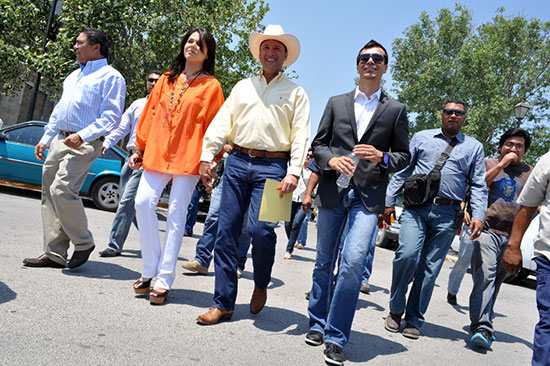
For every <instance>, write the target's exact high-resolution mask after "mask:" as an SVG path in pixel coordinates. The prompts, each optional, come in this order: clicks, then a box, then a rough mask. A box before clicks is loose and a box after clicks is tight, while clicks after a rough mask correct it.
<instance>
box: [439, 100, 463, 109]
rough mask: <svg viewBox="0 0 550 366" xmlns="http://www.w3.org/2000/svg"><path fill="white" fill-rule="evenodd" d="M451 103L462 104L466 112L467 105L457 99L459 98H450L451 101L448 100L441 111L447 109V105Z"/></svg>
mask: <svg viewBox="0 0 550 366" xmlns="http://www.w3.org/2000/svg"><path fill="white" fill-rule="evenodd" d="M449 103H454V104H462V106H463V107H464V112H466V103H464V102H463V101H462V100H460V99H457V98H449V99H447V101H446V102H445V103H444V104H443V108H441V109H445V107H446V106H447V104H449Z"/></svg>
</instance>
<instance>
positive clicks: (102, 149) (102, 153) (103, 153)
mask: <svg viewBox="0 0 550 366" xmlns="http://www.w3.org/2000/svg"><path fill="white" fill-rule="evenodd" d="M107 150H109V149H107V148H106V147H105V146H103V147H102V148H101V154H99V156H100V157H101V155H105V153H106V152H107Z"/></svg>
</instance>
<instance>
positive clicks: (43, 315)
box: [0, 186, 538, 366]
mask: <svg viewBox="0 0 550 366" xmlns="http://www.w3.org/2000/svg"><path fill="white" fill-rule="evenodd" d="M86 207H87V209H86V213H87V215H88V221H89V222H88V223H89V229H90V230H91V231H92V233H93V235H94V238H95V242H96V249H95V251H94V252H93V253H92V255H91V257H90V260H89V261H88V262H87V263H86V264H85V265H83V266H82V267H80V268H77V269H75V270H60V269H52V268H27V267H23V265H22V260H23V258H25V257H35V256H38V255H40V254H41V253H42V250H43V248H42V226H41V219H40V193H38V192H31V191H24V190H20V189H16V188H10V187H5V186H0V238H1V240H0V263H1V264H0V339H1V347H0V365H115V364H116V365H142V364H143V365H144V364H159V365H261V366H268V365H323V364H324V357H323V352H322V351H323V347H311V346H308V345H306V344H305V343H304V336H305V333H306V332H307V330H308V315H307V301H306V300H305V298H304V293H305V292H307V291H309V289H310V287H311V273H312V269H313V265H314V260H315V244H314V243H315V240H316V238H315V236H316V234H315V233H316V230H315V225H314V224H312V223H311V224H310V225H309V237H308V245H307V248H306V249H305V250H295V252H294V253H295V255H294V256H293V259H292V260H288V261H287V260H283V259H282V257H283V255H284V251H285V245H286V235H285V234H284V229H283V227H282V226H281V227H279V228H278V229H277V234H278V243H277V254H276V258H275V264H274V267H273V280H272V283H271V284H270V286H269V290H268V300H267V305H266V307H265V308H264V309H263V310H262V312H261V313H260V314H258V315H252V314H251V313H250V312H249V300H250V296H251V294H252V290H253V286H254V283H253V280H252V276H253V274H252V260H251V259H250V258H249V260H248V262H247V267H246V269H245V272H244V275H243V278H242V279H241V280H240V281H239V293H238V296H237V303H236V308H235V313H234V315H233V319H232V320H231V321H229V322H226V323H222V324H219V325H215V326H200V325H197V324H196V323H195V318H196V317H197V315H199V314H202V313H203V312H205V311H206V310H207V309H208V307H209V306H210V305H211V301H212V292H213V288H214V273H213V265H212V266H211V267H210V273H209V274H208V276H200V275H192V274H188V273H184V272H185V270H183V269H182V268H181V262H182V261H184V260H188V259H192V258H193V256H194V251H195V244H196V242H197V240H198V238H199V235H200V233H201V231H202V223H200V222H198V223H197V224H196V226H195V230H194V232H195V235H194V236H193V237H191V238H184V239H183V244H182V247H181V251H180V260H179V262H178V266H177V277H176V281H175V283H174V286H173V289H172V291H171V292H170V295H169V297H168V301H167V303H166V304H165V305H162V306H152V305H150V304H149V301H148V300H147V299H146V298H145V297H142V296H136V295H134V292H133V290H132V283H133V282H134V281H135V280H136V279H137V278H138V277H139V276H140V271H141V258H140V250H139V239H138V232H137V230H136V229H135V228H132V229H131V231H130V235H129V237H128V241H127V243H126V246H125V248H124V249H125V250H124V252H123V255H122V256H120V257H116V258H109V259H104V258H101V257H99V255H98V251H99V250H102V249H104V248H105V246H106V244H107V239H108V235H109V230H110V227H111V223H112V219H113V216H114V214H113V213H109V212H105V211H100V210H97V209H95V208H93V206H92V204H91V203H86ZM160 227H161V233H160V234H161V235H162V234H163V231H164V227H165V222H163V221H161V225H160ZM392 259H393V252H392V251H389V250H385V249H379V248H378V249H377V250H376V254H375V259H374V268H373V275H372V278H371V286H372V289H373V291H372V292H371V294H369V295H365V294H360V296H359V303H358V305H357V311H356V313H355V318H354V322H353V328H352V332H351V338H350V341H349V343H348V345H347V346H346V347H345V348H344V352H345V356H346V359H347V361H346V363H345V364H346V365H364V364H368V365H384V366H387V365H397V364H400V365H446V366H450V365H468V366H471V365H502V364H508V365H527V364H530V360H531V354H532V341H533V329H534V326H535V323H536V322H537V320H538V314H537V309H536V302H535V290H534V289H535V280H534V278H532V277H529V278H528V279H527V280H524V281H523V282H522V283H521V284H520V285H507V284H504V285H503V286H502V289H501V292H500V295H499V298H498V301H497V304H496V308H495V311H496V319H495V323H494V326H495V329H496V338H497V340H496V341H495V342H494V343H493V347H492V349H491V350H489V351H487V352H479V351H474V350H472V349H470V348H469V346H468V340H469V334H468V325H469V313H468V297H469V293H470V290H471V288H472V280H471V276H470V275H469V274H467V275H466V277H465V279H464V282H463V285H462V288H461V290H460V293H459V294H458V303H459V305H458V306H454V307H453V306H451V305H449V304H447V303H446V293H447V279H448V275H449V271H450V269H451V268H452V265H453V263H452V261H446V262H445V264H444V266H443V269H442V271H441V274H440V276H439V278H438V281H437V286H436V288H435V290H434V294H433V297H432V301H431V303H430V307H429V309H428V312H427V314H426V324H425V325H424V326H423V327H422V329H421V338H420V339H419V340H410V339H407V338H405V337H403V336H402V335H401V334H399V333H397V334H394V333H389V332H387V331H386V330H385V329H384V325H383V319H384V317H385V316H386V314H387V313H388V300H389V288H390V284H391V270H392Z"/></svg>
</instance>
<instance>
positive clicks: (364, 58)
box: [357, 53, 384, 65]
mask: <svg viewBox="0 0 550 366" xmlns="http://www.w3.org/2000/svg"><path fill="white" fill-rule="evenodd" d="M371 58H372V61H373V62H374V63H375V64H377V65H380V64H381V63H382V62H384V55H381V54H378V53H363V54H362V55H359V56H358V57H357V63H358V64H366V63H367V62H369V60H370V59H371Z"/></svg>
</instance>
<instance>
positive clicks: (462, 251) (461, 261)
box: [447, 224, 474, 295]
mask: <svg viewBox="0 0 550 366" xmlns="http://www.w3.org/2000/svg"><path fill="white" fill-rule="evenodd" d="M469 227H470V226H469V225H466V224H464V225H463V226H462V231H461V232H460V247H459V249H458V259H457V260H456V263H455V264H454V266H453V269H452V270H451V273H449V283H448V284H447V292H448V293H450V294H452V295H456V294H458V289H459V288H460V284H461V283H462V280H463V279H464V275H465V274H466V271H467V270H468V267H470V262H471V261H472V252H473V251H474V246H473V244H472V241H471V240H470V235H471V234H470V233H468V229H469Z"/></svg>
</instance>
